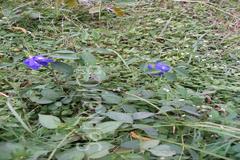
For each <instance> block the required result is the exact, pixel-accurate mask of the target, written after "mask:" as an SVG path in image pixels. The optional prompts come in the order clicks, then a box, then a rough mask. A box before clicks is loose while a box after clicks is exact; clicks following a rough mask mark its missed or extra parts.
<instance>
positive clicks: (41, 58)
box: [33, 55, 53, 66]
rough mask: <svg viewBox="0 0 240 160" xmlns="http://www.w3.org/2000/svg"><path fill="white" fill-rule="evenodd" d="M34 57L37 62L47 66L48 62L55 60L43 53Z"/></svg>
mask: <svg viewBox="0 0 240 160" xmlns="http://www.w3.org/2000/svg"><path fill="white" fill-rule="evenodd" d="M33 59H34V61H35V62H37V63H39V64H41V65H43V66H47V65H48V63H51V62H53V60H52V59H50V58H46V57H44V56H42V55H38V56H34V57H33Z"/></svg>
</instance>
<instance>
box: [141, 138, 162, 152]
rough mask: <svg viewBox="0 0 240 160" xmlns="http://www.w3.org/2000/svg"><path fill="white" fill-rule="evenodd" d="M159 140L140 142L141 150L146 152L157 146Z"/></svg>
mask: <svg viewBox="0 0 240 160" xmlns="http://www.w3.org/2000/svg"><path fill="white" fill-rule="evenodd" d="M159 142H160V141H159V140H149V141H142V142H140V148H141V150H148V149H150V148H153V147H156V146H157V145H158V144H159Z"/></svg>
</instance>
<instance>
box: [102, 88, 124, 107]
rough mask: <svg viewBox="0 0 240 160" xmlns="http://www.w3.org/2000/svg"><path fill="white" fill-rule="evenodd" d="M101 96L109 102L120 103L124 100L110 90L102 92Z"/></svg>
mask: <svg viewBox="0 0 240 160" xmlns="http://www.w3.org/2000/svg"><path fill="white" fill-rule="evenodd" d="M101 96H102V98H103V100H104V102H105V103H107V104H119V103H121V101H122V97H120V96H118V95H116V94H114V93H112V92H108V91H104V92H102V95H101Z"/></svg>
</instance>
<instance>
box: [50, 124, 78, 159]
mask: <svg viewBox="0 0 240 160" xmlns="http://www.w3.org/2000/svg"><path fill="white" fill-rule="evenodd" d="M74 132H75V129H73V130H72V131H71V132H69V133H68V134H67V135H66V136H65V137H64V138H63V139H62V140H61V142H59V143H58V145H57V146H56V147H55V148H54V150H53V151H52V152H51V154H50V155H49V157H48V159H47V160H51V159H52V158H53V156H54V154H55V153H56V152H57V150H58V148H60V147H61V145H62V144H63V143H64V142H65V141H66V140H67V139H68V137H70V136H71V135H72V134H73V133H74Z"/></svg>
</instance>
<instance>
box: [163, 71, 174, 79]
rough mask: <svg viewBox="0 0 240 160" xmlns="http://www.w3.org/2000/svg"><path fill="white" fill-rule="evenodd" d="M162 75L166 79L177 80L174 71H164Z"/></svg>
mask: <svg viewBox="0 0 240 160" xmlns="http://www.w3.org/2000/svg"><path fill="white" fill-rule="evenodd" d="M164 77H165V78H166V79H167V80H168V81H175V80H177V76H176V74H175V73H171V72H168V73H165V74H164Z"/></svg>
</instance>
